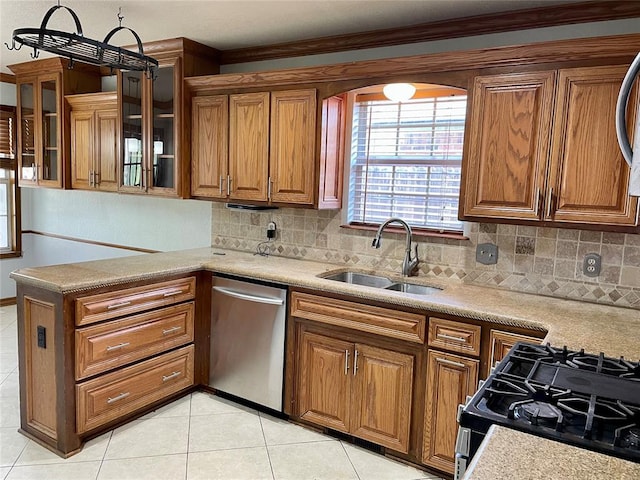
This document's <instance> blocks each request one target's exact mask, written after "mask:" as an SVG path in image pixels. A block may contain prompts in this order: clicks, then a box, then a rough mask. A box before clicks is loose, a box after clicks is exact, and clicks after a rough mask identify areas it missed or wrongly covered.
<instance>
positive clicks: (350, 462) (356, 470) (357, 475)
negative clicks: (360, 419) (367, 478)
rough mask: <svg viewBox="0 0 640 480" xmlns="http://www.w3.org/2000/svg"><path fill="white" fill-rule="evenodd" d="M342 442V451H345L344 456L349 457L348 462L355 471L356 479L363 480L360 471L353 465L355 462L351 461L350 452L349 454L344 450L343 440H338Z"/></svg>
mask: <svg viewBox="0 0 640 480" xmlns="http://www.w3.org/2000/svg"><path fill="white" fill-rule="evenodd" d="M338 441H339V442H340V446H341V447H342V451H344V454H345V455H346V456H347V460H349V464H350V465H351V468H353V471H354V472H355V474H356V477H358V480H362V479H361V478H360V474H359V473H358V469H357V468H356V466H355V465H354V464H353V461H352V460H351V457H350V456H349V452H347V449H346V448H344V443H343V441H342V440H338Z"/></svg>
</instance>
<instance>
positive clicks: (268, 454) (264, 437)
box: [258, 411, 276, 480]
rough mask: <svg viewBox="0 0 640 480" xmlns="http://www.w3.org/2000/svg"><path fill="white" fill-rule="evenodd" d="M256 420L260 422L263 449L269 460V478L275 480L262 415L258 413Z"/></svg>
mask: <svg viewBox="0 0 640 480" xmlns="http://www.w3.org/2000/svg"><path fill="white" fill-rule="evenodd" d="M258 420H259V421H260V430H261V431H262V439H263V440H264V449H265V450H266V452H267V459H268V460H269V468H270V469H271V478H273V479H274V480H275V478H276V474H275V472H274V471H273V463H271V454H270V453H269V446H268V445H267V437H266V435H265V434H264V425H263V424H262V414H261V413H260V412H259V411H258Z"/></svg>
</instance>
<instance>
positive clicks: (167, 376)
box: [162, 372, 182, 383]
mask: <svg viewBox="0 0 640 480" xmlns="http://www.w3.org/2000/svg"><path fill="white" fill-rule="evenodd" d="M181 373H182V372H173V373H172V374H171V375H163V376H162V382H163V383H164V382H168V381H169V380H171V379H173V378H176V377H177V376H179V375H180V374H181Z"/></svg>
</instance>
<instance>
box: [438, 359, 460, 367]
mask: <svg viewBox="0 0 640 480" xmlns="http://www.w3.org/2000/svg"><path fill="white" fill-rule="evenodd" d="M437 360H438V361H439V362H440V363H444V364H445V365H451V366H452V367H460V368H464V367H465V365H464V363H460V362H454V361H453V360H447V359H446V358H438V359H437Z"/></svg>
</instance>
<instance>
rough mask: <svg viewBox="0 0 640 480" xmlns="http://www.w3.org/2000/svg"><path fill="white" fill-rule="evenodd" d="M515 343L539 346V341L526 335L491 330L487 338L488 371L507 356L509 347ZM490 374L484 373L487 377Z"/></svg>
mask: <svg viewBox="0 0 640 480" xmlns="http://www.w3.org/2000/svg"><path fill="white" fill-rule="evenodd" d="M517 342H529V343H535V344H539V343H540V342H541V340H540V339H539V338H535V337H529V336H527V335H520V334H518V333H511V332H503V331H501V330H491V334H490V336H489V343H490V345H491V352H490V354H489V365H488V367H489V370H491V368H492V367H493V366H494V365H495V364H497V363H498V362H499V361H500V360H502V359H503V358H504V357H506V356H507V353H509V350H511V347H513V346H514V345H515V344H516V343H517ZM489 373H490V372H486V374H487V376H488V375H489Z"/></svg>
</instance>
